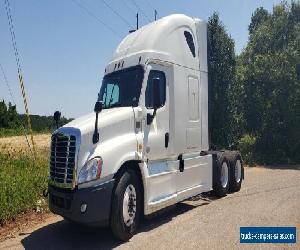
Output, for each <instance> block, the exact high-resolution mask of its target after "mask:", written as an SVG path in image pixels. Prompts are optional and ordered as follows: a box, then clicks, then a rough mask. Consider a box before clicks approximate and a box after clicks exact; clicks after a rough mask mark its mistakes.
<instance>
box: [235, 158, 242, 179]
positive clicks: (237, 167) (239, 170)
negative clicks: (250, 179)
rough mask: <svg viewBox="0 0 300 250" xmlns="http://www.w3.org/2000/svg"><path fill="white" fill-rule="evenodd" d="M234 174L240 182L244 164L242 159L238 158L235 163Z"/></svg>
mask: <svg viewBox="0 0 300 250" xmlns="http://www.w3.org/2000/svg"><path fill="white" fill-rule="evenodd" d="M234 176H235V181H236V182H237V183H239V182H240V181H241V177H242V164H241V161H240V160H237V161H236V163H235V168H234Z"/></svg>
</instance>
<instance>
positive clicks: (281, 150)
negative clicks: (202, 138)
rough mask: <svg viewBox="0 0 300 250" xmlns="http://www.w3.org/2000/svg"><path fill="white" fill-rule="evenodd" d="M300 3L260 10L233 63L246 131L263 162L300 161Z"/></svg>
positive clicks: (253, 18) (254, 16)
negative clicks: (236, 67) (238, 82)
mask: <svg viewBox="0 0 300 250" xmlns="http://www.w3.org/2000/svg"><path fill="white" fill-rule="evenodd" d="M299 17H300V4H299V2H298V3H296V2H292V4H291V5H288V4H287V3H285V2H283V3H281V4H279V5H277V6H275V7H274V8H273V13H268V12H267V11H266V10H264V9H262V8H259V9H257V10H256V11H255V12H254V14H253V15H252V19H251V23H250V25H249V34H250V36H249V42H248V44H247V46H246V48H245V49H244V51H243V53H242V54H241V55H240V56H239V59H238V65H239V66H238V74H237V75H238V76H239V81H240V85H241V86H242V87H243V90H244V93H243V95H244V98H243V99H244V100H243V112H244V117H245V120H246V126H245V132H246V133H250V134H252V135H254V136H256V138H257V140H256V151H257V155H258V156H260V157H259V158H260V161H262V162H265V163H273V162H276V163H280V162H299V161H300V153H299V152H300V132H298V131H300V116H299V114H300V111H299V110H300V74H299V73H300V70H299V68H300V18H299Z"/></svg>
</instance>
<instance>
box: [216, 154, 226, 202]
mask: <svg viewBox="0 0 300 250" xmlns="http://www.w3.org/2000/svg"><path fill="white" fill-rule="evenodd" d="M229 177H230V166H229V162H228V160H227V158H226V157H225V154H224V152H219V153H217V154H216V155H214V162H213V193H214V194H215V195H216V196H218V197H224V196H226V194H227V193H228V190H229Z"/></svg>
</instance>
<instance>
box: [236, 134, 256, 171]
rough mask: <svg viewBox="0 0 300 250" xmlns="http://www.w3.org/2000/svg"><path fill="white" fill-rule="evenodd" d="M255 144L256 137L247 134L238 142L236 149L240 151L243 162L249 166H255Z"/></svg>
mask: <svg viewBox="0 0 300 250" xmlns="http://www.w3.org/2000/svg"><path fill="white" fill-rule="evenodd" d="M255 144H256V137H254V136H252V135H249V134H246V135H243V136H242V137H241V138H240V139H239V141H238V148H239V150H240V151H241V154H242V157H243V160H244V162H245V163H246V164H247V165H250V166H253V165H254V164H255V156H254V155H255V154H254V152H255Z"/></svg>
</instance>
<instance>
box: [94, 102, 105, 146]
mask: <svg viewBox="0 0 300 250" xmlns="http://www.w3.org/2000/svg"><path fill="white" fill-rule="evenodd" d="M102 109H103V103H102V101H97V102H96V103H95V107H94V111H95V113H96V121H95V130H94V134H93V143H94V144H96V143H97V142H98V141H99V132H98V114H99V113H100V112H101V111H102Z"/></svg>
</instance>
